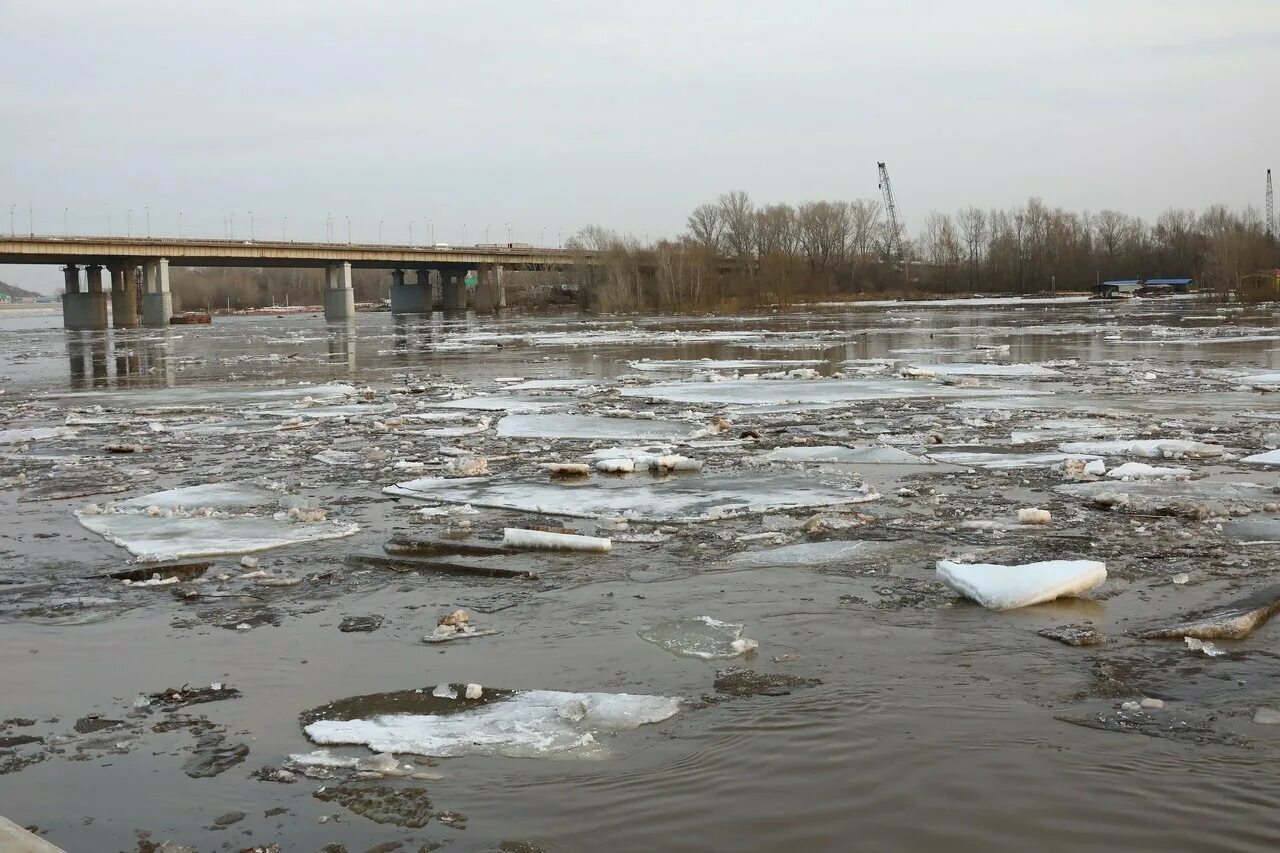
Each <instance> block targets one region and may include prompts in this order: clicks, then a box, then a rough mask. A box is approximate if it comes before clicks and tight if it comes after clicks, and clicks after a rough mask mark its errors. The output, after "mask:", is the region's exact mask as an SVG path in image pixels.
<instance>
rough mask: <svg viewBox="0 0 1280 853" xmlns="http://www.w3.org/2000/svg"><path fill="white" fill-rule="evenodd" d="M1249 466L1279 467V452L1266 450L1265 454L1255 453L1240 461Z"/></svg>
mask: <svg viewBox="0 0 1280 853" xmlns="http://www.w3.org/2000/svg"><path fill="white" fill-rule="evenodd" d="M1240 461H1241V462H1244V463H1247V464H1249V465H1280V450H1268V451H1267V452H1266V453H1255V454H1253V455H1252V456H1246V457H1245V458H1243V459H1241V460H1240Z"/></svg>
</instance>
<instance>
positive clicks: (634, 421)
mask: <svg viewBox="0 0 1280 853" xmlns="http://www.w3.org/2000/svg"><path fill="white" fill-rule="evenodd" d="M697 431H698V427H696V426H694V425H693V424H683V423H678V422H675V421H657V420H647V419H642V418H602V417H598V416H593V415H577V414H549V415H521V414H517V415H507V416H506V417H505V418H503V419H502V420H501V421H499V422H498V435H500V436H505V437H508V438H558V439H593V438H606V439H641V440H643V439H672V438H689V437H691V436H692V435H693V434H694V433H695V432H697Z"/></svg>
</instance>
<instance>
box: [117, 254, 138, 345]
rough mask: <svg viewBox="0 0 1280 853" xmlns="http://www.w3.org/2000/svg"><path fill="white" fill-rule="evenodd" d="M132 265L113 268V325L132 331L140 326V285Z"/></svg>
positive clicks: (125, 264) (126, 264)
mask: <svg viewBox="0 0 1280 853" xmlns="http://www.w3.org/2000/svg"><path fill="white" fill-rule="evenodd" d="M135 269H136V267H135V266H134V265H133V264H132V263H124V264H120V265H119V266H115V267H112V268H111V325H113V326H115V327H116V328H117V329H132V328H133V327H135V326H137V325H138V285H137V282H135V281H134V270H135Z"/></svg>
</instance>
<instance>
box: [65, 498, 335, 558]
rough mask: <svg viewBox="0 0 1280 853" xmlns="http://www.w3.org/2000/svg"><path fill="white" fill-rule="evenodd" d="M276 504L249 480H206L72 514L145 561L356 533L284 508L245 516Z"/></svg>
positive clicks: (262, 548)
mask: <svg viewBox="0 0 1280 853" xmlns="http://www.w3.org/2000/svg"><path fill="white" fill-rule="evenodd" d="M279 506H280V502H279V498H278V497H277V496H276V495H275V494H274V493H272V492H269V491H267V490H266V489H262V488H259V487H257V486H254V485H252V484H249V483H204V484H201V485H198V486H186V487H184V488H180V489H169V490H166V491H163V492H154V493H152V494H148V495H142V496H141V497H137V498H132V499H130V500H127V501H122V502H120V503H118V504H116V505H115V506H114V507H109V508H108V509H109V510H114V511H108V512H105V513H104V512H101V511H99V510H98V509H97V508H96V507H94V506H88V507H84V508H82V509H80V510H78V511H76V513H75V515H76V518H77V519H78V520H79V521H80V524H81V525H83V526H84V527H85V528H87V529H88V530H91V531H93V532H94V533H97V534H98V535H100V536H102V537H104V538H105V539H107V540H108V541H110V542H113V543H115V544H116V545H120V546H121V547H123V548H126V549H127V550H128V551H129V552H130V553H131V554H133V555H134V556H136V557H138V558H139V559H140V560H142V561H145V562H153V561H162V560H179V559H185V558H188V557H207V556H214V555H217V554H244V553H251V552H256V551H266V550H268V549H271V548H280V547H283V546H285V545H294V544H300V543H304V542H316V541H320V540H324V539H335V538H339V537H343V536H351V535H352V534H354V533H356V532H358V531H359V527H358V526H356V525H354V524H339V523H337V522H324V521H312V522H297V521H291V520H289V515H288V514H285V513H283V512H281V513H279V514H278V515H279V517H276V516H275V515H273V516H263V515H253V514H248V513H249V511H252V510H263V509H264V508H278V507H279ZM290 512H291V513H293V514H294V515H297V516H299V517H302V516H304V515H305V514H304V513H303V512H302V511H297V512H296V513H294V512H293V510H291V511H290Z"/></svg>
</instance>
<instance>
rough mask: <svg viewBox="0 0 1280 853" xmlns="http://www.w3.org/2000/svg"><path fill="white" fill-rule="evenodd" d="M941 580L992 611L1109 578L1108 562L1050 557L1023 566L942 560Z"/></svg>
mask: <svg viewBox="0 0 1280 853" xmlns="http://www.w3.org/2000/svg"><path fill="white" fill-rule="evenodd" d="M937 572H938V579H939V580H941V581H942V582H943V583H945V584H946V585H947V586H949V587H951V588H952V589H954V590H955V591H956V592H958V593H960V594H961V595H963V596H964V597H965V598H971V599H973V600H974V601H976V602H978V603H979V604H981V605H982V606H983V607H986V608H988V609H991V610H1011V609H1013V608H1015V607H1027V606H1029V605H1032V604H1040V603H1041V602H1045V601H1052V600H1054V599H1055V598H1062V597H1064V596H1073V595H1079V594H1080V593H1082V592H1088V591H1089V590H1091V589H1094V588H1095V587H1098V586H1100V585H1101V584H1102V583H1103V582H1104V581H1105V580H1106V579H1107V567H1106V564H1105V563H1099V562H1096V561H1094V560H1048V561H1046V562H1042V563H1027V564H1025V565H1021V566H1004V565H999V564H996V563H956V562H952V561H951V560H939V561H938V563H937Z"/></svg>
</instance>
